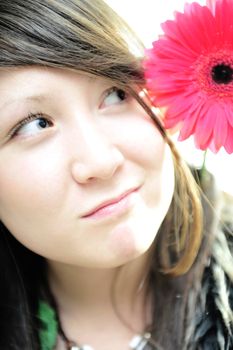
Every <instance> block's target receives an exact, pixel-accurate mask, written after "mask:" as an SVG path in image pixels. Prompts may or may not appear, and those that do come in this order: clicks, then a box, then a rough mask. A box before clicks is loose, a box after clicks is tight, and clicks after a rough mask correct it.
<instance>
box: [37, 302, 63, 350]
mask: <svg viewBox="0 0 233 350" xmlns="http://www.w3.org/2000/svg"><path fill="white" fill-rule="evenodd" d="M38 318H39V319H40V321H41V323H42V327H41V329H40V331H39V339H40V344H41V350H53V349H54V347H55V345H56V341H57V334H58V324H57V320H56V313H55V311H54V310H53V308H52V307H51V306H50V305H49V304H48V303H46V302H45V301H42V300H40V301H39V310H38Z"/></svg>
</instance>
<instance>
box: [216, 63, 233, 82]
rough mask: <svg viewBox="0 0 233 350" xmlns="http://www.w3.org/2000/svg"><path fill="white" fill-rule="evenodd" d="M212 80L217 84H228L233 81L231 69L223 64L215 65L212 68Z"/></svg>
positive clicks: (232, 70)
mask: <svg viewBox="0 0 233 350" xmlns="http://www.w3.org/2000/svg"><path fill="white" fill-rule="evenodd" d="M211 75H212V78H213V80H214V82H215V83H217V84H229V83H230V82H232V80H233V69H232V68H231V66H228V65H226V64H224V63H222V64H217V65H216V66H214V67H213V68H212V71H211Z"/></svg>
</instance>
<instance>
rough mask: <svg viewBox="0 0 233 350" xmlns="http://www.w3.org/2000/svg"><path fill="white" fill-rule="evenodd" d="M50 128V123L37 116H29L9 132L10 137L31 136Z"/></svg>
mask: <svg viewBox="0 0 233 350" xmlns="http://www.w3.org/2000/svg"><path fill="white" fill-rule="evenodd" d="M48 127H51V122H50V121H49V120H48V119H46V118H45V117H42V116H40V115H38V114H33V115H29V116H28V117H27V118H26V119H24V120H22V121H21V122H20V123H19V124H18V125H17V126H16V127H15V128H14V129H13V130H12V131H11V132H10V136H11V137H12V138H13V137H16V136H33V135H36V134H38V133H40V132H41V130H43V129H47V128H48Z"/></svg>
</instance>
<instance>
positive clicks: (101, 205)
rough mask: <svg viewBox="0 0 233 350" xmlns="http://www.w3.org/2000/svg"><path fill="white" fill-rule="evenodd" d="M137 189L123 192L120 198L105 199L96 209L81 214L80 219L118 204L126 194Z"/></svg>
mask: <svg viewBox="0 0 233 350" xmlns="http://www.w3.org/2000/svg"><path fill="white" fill-rule="evenodd" d="M138 188H139V187H134V188H131V189H129V190H127V191H125V192H123V193H122V194H121V195H120V196H118V197H115V198H111V199H107V200H106V201H103V202H101V203H100V204H98V205H97V206H96V207H94V208H93V209H91V210H90V211H88V212H86V213H85V214H83V215H82V216H81V217H82V218H85V217H87V216H90V215H92V214H94V213H95V212H96V211H98V210H99V209H102V208H104V207H106V206H108V205H110V204H114V203H117V202H119V201H120V200H121V199H122V198H124V197H126V196H127V195H128V194H130V193H131V192H134V191H136V190H137V189H138Z"/></svg>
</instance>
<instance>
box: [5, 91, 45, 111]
mask: <svg viewBox="0 0 233 350" xmlns="http://www.w3.org/2000/svg"><path fill="white" fill-rule="evenodd" d="M47 99H49V97H48V95H47V94H46V95H45V94H38V95H31V96H21V97H17V98H12V99H10V100H8V101H6V102H5V103H4V104H3V105H2V106H1V105H0V110H2V109H4V108H6V107H8V106H9V105H11V104H14V103H19V102H31V101H35V102H42V101H44V100H47Z"/></svg>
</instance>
